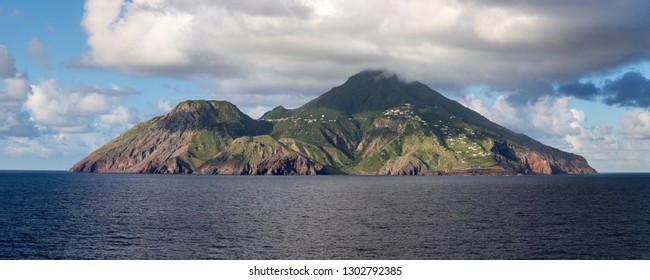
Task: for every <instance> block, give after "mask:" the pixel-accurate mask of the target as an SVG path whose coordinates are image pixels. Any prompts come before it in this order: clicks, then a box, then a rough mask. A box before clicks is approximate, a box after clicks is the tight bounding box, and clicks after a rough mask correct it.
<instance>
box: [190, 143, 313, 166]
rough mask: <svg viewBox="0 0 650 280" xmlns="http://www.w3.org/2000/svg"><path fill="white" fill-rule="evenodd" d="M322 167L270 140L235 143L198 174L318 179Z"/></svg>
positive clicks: (209, 162) (207, 163) (210, 161)
mask: <svg viewBox="0 0 650 280" xmlns="http://www.w3.org/2000/svg"><path fill="white" fill-rule="evenodd" d="M322 171H323V166H322V165H321V164H319V163H316V162H314V161H312V160H310V159H309V158H307V157H305V156H303V155H300V154H299V153H298V152H296V151H294V150H291V149H290V148H288V147H286V146H285V145H283V144H282V143H280V142H278V141H277V140H275V139H273V138H271V137H270V136H258V137H248V136H244V137H241V138H237V139H235V140H234V141H233V142H232V143H231V144H230V145H229V146H228V147H226V148H225V149H224V150H223V151H222V152H220V153H219V154H218V155H217V156H216V157H214V158H213V159H211V160H209V161H208V162H206V163H205V164H203V165H202V166H201V167H200V168H199V170H198V172H199V173H201V174H238V175H317V174H321V173H322Z"/></svg>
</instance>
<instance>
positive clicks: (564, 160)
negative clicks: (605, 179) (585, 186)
mask: <svg viewBox="0 0 650 280" xmlns="http://www.w3.org/2000/svg"><path fill="white" fill-rule="evenodd" d="M547 148H548V149H547V152H546V153H538V152H534V151H530V150H524V149H522V148H519V147H516V146H515V145H514V144H512V143H509V142H508V141H506V140H502V141H498V142H494V146H493V147H492V149H491V150H492V152H493V153H494V159H495V160H496V162H497V163H498V164H499V165H500V166H501V167H503V168H504V169H506V170H509V171H511V172H512V173H514V174H534V175H536V174H592V173H596V170H595V169H593V168H592V167H591V166H589V165H588V164H587V161H586V160H585V159H584V158H583V157H581V156H578V155H575V154H569V153H564V152H562V151H560V150H557V149H554V148H551V147H547Z"/></svg>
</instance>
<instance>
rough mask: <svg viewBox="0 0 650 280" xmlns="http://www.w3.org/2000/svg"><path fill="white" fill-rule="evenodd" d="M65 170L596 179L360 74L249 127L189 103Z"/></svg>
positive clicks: (231, 115) (452, 106) (419, 91)
mask: <svg viewBox="0 0 650 280" xmlns="http://www.w3.org/2000/svg"><path fill="white" fill-rule="evenodd" d="M528 158H530V159H531V160H535V161H536V163H535V164H534V165H535V166H538V167H539V166H541V167H539V168H538V169H539V170H533V169H532V168H533V167H531V165H529V164H528V163H527V162H525V160H528ZM98 166H99V167H98ZM321 167H323V168H322V169H321ZM547 167H548V168H547ZM102 168H104V169H102ZM540 168H541V169H540ZM71 170H73V171H74V170H80V171H89V170H91V172H95V171H96V170H100V171H101V170H108V171H109V172H172V173H177V172H186V173H192V172H201V173H219V174H223V173H227V174H314V173H318V172H320V173H340V172H342V173H363V174H441V173H442V174H514V173H532V174H535V173H539V172H547V170H553V172H556V173H562V172H564V173H582V172H586V173H589V172H593V169H591V168H590V167H589V166H588V165H587V164H586V161H584V159H583V158H582V157H580V156H577V155H573V154H568V153H564V152H561V151H559V150H557V149H554V148H551V147H548V146H545V145H542V144H541V143H539V142H537V141H535V140H533V139H531V138H529V137H527V136H525V135H523V134H517V133H514V132H512V131H510V130H508V129H506V128H504V127H501V126H499V125H497V124H495V123H492V122H490V121H489V120H487V119H486V118H484V117H483V116H481V115H479V114H478V113H476V112H474V111H472V110H469V109H467V108H465V107H464V106H462V105H460V104H459V103H457V102H455V101H452V100H449V99H447V98H445V97H444V96H442V95H441V94H440V93H438V92H436V91H434V90H432V89H430V88H428V87H427V86H426V85H424V84H421V83H418V82H404V81H402V80H400V79H399V78H398V77H397V76H395V75H388V74H385V73H383V72H378V71H366V72H361V73H359V74H356V75H354V76H352V77H350V78H349V79H348V81H347V82H345V83H344V84H343V85H341V86H338V87H335V88H333V89H332V90H330V91H329V92H327V93H325V94H323V95H321V96H320V97H318V98H316V99H314V100H312V101H310V102H308V103H307V104H305V105H304V106H302V107H300V108H297V109H292V110H288V109H286V108H284V107H281V106H278V107H276V108H274V109H273V110H271V111H269V112H268V113H266V114H264V116H262V118H261V119H260V120H253V119H251V118H250V117H248V116H246V115H245V114H243V113H241V112H240V111H239V109H237V107H236V106H234V105H232V104H230V103H228V102H225V101H196V100H195V101H185V102H182V103H180V104H178V105H177V106H176V108H174V109H173V110H172V111H171V112H169V113H168V114H167V115H165V116H162V117H158V118H154V119H152V120H149V121H147V122H144V123H141V124H139V125H137V126H135V127H133V128H132V129H131V130H129V131H127V132H126V133H124V134H123V135H121V136H120V137H118V138H116V139H115V140H113V141H111V142H109V143H108V144H106V145H105V146H103V147H101V148H100V149H98V150H97V151H95V152H94V153H93V154H91V155H89V156H88V157H87V158H86V159H84V160H83V161H82V162H80V163H79V164H77V166H75V167H73V169H71ZM540 170H541V171H540Z"/></svg>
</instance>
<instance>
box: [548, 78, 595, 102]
mask: <svg viewBox="0 0 650 280" xmlns="http://www.w3.org/2000/svg"><path fill="white" fill-rule="evenodd" d="M558 92H559V93H560V94H565V95H570V96H574V97H577V98H580V99H585V100H592V99H594V98H596V97H598V95H600V92H601V91H600V88H598V87H597V86H596V85H595V84H593V83H589V82H587V83H583V82H579V81H575V82H573V83H570V84H566V85H563V86H560V87H559V88H558Z"/></svg>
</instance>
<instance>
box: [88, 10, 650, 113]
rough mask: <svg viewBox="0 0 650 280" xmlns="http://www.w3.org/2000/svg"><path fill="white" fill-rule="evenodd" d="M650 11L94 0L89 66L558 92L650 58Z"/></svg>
mask: <svg viewBox="0 0 650 280" xmlns="http://www.w3.org/2000/svg"><path fill="white" fill-rule="evenodd" d="M643 7H645V9H644V8H643ZM647 8H648V4H647V2H646V1H642V0H625V1H616V2H612V1H604V0H602V1H596V3H593V2H590V3H584V2H582V1H561V2H557V3H554V4H553V5H548V4H547V3H545V2H536V1H528V2H519V1H516V2H512V1H497V0H495V1H462V2H461V1H447V0H439V1H424V0H422V1H407V2H404V1H401V2H400V1H389V0H373V1H353V2H351V1H343V0H333V1H326V2H323V1H312V0H304V1H281V2H278V1H274V2H273V3H271V2H268V3H267V2H259V1H210V0H194V1H180V0H178V1H176V0H166V1H163V0H155V1H154V0H147V1H145V0H134V1H128V2H123V1H119V0H112V1H106V0H89V1H87V2H86V7H85V9H86V13H85V15H84V18H83V22H82V25H83V27H84V29H85V30H86V32H87V33H88V34H89V37H88V45H89V47H90V50H89V51H88V52H87V53H85V54H84V55H83V57H82V58H81V59H80V62H81V63H83V64H86V65H92V66H95V67H103V68H109V69H118V70H120V71H125V72H136V73H142V74H148V75H171V76H181V77H183V76H188V75H195V74H204V75H209V76H212V77H214V78H215V79H216V80H217V82H218V83H219V85H218V88H219V89H220V90H222V91H224V92H226V93H260V92H264V94H267V95H272V94H277V93H278V92H283V93H288V94H295V93H296V92H302V93H309V94H313V93H315V92H322V90H323V89H326V88H327V86H334V85H336V84H337V83H339V82H340V81H341V80H342V79H344V78H345V77H347V76H350V75H351V74H354V73H355V72H357V71H359V70H363V69H368V68H373V69H376V68H388V69H391V70H394V71H397V72H401V73H407V74H411V76H412V77H413V78H415V79H418V80H421V81H423V82H426V83H428V84H433V85H450V86H454V85H455V86H467V85H472V84H490V85H493V86H500V87H516V86H517V85H518V84H519V83H521V82H522V81H529V80H531V79H541V80H546V81H550V82H558V83H559V82H564V81H567V80H572V79H575V78H577V77H582V76H585V75H589V74H591V73H594V72H596V71H601V70H605V69H610V68H612V67H616V66H622V65H626V64H628V63H630V62H634V61H638V60H643V59H648V58H650V51H649V50H650V42H648V41H647V40H645V39H644V38H647V37H648V36H649V35H650V34H649V33H650V31H649V30H650V28H649V27H650V26H649V25H650V23H648V21H647V20H646V18H647V14H645V12H643V11H645V10H647ZM576 50H580V51H578V52H576ZM630 54H634V55H633V56H630ZM314 81H317V82H316V83H315V82H314ZM306 84H311V85H312V86H313V85H317V87H316V88H314V87H308V86H305V85H306ZM256 105H260V106H263V105H264V104H261V103H258V104H256Z"/></svg>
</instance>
